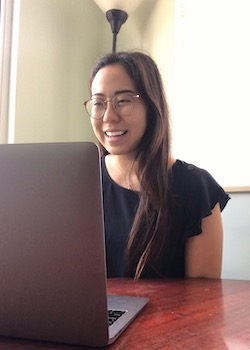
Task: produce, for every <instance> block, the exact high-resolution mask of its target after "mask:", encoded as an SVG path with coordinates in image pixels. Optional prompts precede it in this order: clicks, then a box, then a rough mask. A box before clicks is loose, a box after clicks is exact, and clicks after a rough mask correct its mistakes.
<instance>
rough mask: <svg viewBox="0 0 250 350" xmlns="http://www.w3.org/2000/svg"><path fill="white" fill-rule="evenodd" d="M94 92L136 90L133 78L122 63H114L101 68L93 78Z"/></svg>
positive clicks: (105, 92)
mask: <svg viewBox="0 0 250 350" xmlns="http://www.w3.org/2000/svg"><path fill="white" fill-rule="evenodd" d="M91 90H92V94H93V95H94V94H105V95H107V94H113V93H115V92H116V91H120V90H121V91H122V90H131V91H136V88H135V83H134V81H133V79H132V78H131V77H130V76H129V75H128V73H127V71H126V69H125V68H124V67H123V66H122V65H120V64H112V65H109V66H105V67H103V68H101V69H100V70H99V71H98V72H97V74H96V76H95V77H94V79H93V82H92V86H91Z"/></svg>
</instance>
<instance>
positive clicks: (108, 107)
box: [103, 101, 120, 123]
mask: <svg viewBox="0 0 250 350" xmlns="http://www.w3.org/2000/svg"><path fill="white" fill-rule="evenodd" d="M119 118H120V117H119V115H118V114H117V112H116V110H115V109H114V107H113V103H112V101H106V104H105V111H104V115H103V122H104V123H110V122H113V121H118V120H119Z"/></svg>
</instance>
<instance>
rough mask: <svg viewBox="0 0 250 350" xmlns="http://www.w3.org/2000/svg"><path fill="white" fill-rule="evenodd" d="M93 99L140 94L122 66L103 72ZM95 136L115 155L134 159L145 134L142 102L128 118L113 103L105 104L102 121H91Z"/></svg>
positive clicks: (97, 78) (136, 102)
mask: <svg viewBox="0 0 250 350" xmlns="http://www.w3.org/2000/svg"><path fill="white" fill-rule="evenodd" d="M91 90H92V98H93V97H98V99H101V100H102V101H106V100H112V99H113V98H114V97H115V96H117V95H118V94H121V93H123V92H126V93H131V94H132V95H136V94H138V91H137V89H136V87H135V84H134V82H133V80H132V79H131V78H130V76H129V75H128V73H127V71H126V69H125V68H124V67H123V66H122V65H120V64H112V65H108V66H105V67H103V68H101V69H100V70H99V71H98V72H97V74H96V75H95V77H94V80H93V82H92V86H91ZM91 124H92V127H93V130H94V133H95V135H96V137H97V139H98V140H99V142H100V143H101V144H102V145H103V147H104V148H106V150H107V151H108V152H109V153H110V154H114V155H130V156H134V155H135V153H136V151H137V148H138V145H139V143H140V141H141V139H142V137H143V135H144V133H145V131H146V127H147V110H146V106H145V104H144V102H143V101H142V99H141V98H134V108H133V110H132V112H131V113H130V114H129V115H126V116H120V115H119V114H118V113H117V111H116V110H115V109H114V108H113V105H112V102H107V103H106V110H105V113H104V115H103V117H102V118H101V119H93V118H91Z"/></svg>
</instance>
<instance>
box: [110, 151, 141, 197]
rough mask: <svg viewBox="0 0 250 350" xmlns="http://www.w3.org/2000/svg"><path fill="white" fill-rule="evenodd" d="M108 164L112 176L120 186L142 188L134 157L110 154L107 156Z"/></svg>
mask: <svg viewBox="0 0 250 350" xmlns="http://www.w3.org/2000/svg"><path fill="white" fill-rule="evenodd" d="M106 166H107V169H108V172H109V175H110V176H111V178H112V179H113V180H114V181H115V182H116V183H118V184H119V185H120V186H122V187H125V188H127V189H129V190H134V191H139V190H140V184H139V180H138V176H137V164H136V162H135V159H134V157H132V156H128V155H126V156H125V155H111V154H109V155H108V156H107V157H106Z"/></svg>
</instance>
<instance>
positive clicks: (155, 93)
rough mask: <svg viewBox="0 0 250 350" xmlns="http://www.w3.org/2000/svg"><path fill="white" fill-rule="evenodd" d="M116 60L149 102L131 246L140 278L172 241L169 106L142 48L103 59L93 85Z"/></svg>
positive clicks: (132, 270) (133, 269)
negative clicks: (169, 233) (140, 50)
mask: <svg viewBox="0 0 250 350" xmlns="http://www.w3.org/2000/svg"><path fill="white" fill-rule="evenodd" d="M111 64H120V65H122V66H123V67H124V68H125V69H126V71H127V73H128V75H129V76H130V77H131V78H132V80H133V81H134V83H135V86H136V88H137V92H138V93H139V95H140V97H141V98H142V99H143V101H144V103H145V105H146V107H147V128H146V132H145V134H144V136H143V138H142V140H141V142H140V144H139V147H138V152H137V156H136V160H137V161H138V165H139V166H138V174H137V175H138V178H139V180H140V185H141V192H140V200H139V206H138V209H137V212H136V215H135V219H134V222H133V225H132V228H131V232H130V235H129V240H128V246H127V264H128V271H129V274H130V275H132V276H134V277H135V278H136V279H138V278H139V277H140V276H141V274H142V272H143V270H144V269H145V268H151V269H153V270H155V269H156V263H157V261H158V258H159V257H160V255H161V252H162V249H163V247H164V246H165V244H166V243H167V241H168V227H169V220H170V215H169V210H168V208H169V205H168V203H169V181H168V170H169V168H170V164H169V159H170V126H169V109H168V105H167V102H166V97H165V94H164V88H163V84H162V79H161V76H160V73H159V70H158V68H157V65H156V63H155V62H154V60H153V59H152V58H151V57H150V56H149V55H148V54H145V53H142V52H138V51H130V52H118V53H113V54H107V55H105V56H103V57H101V58H99V59H98V60H97V62H96V64H95V65H94V67H93V69H92V72H91V76H90V89H91V85H92V82H93V79H94V77H95V75H96V74H97V72H98V71H99V70H100V69H101V68H103V67H105V66H108V65H111ZM100 147H101V150H102V153H103V154H104V155H105V154H108V152H107V150H106V149H105V148H103V146H102V145H100Z"/></svg>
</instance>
